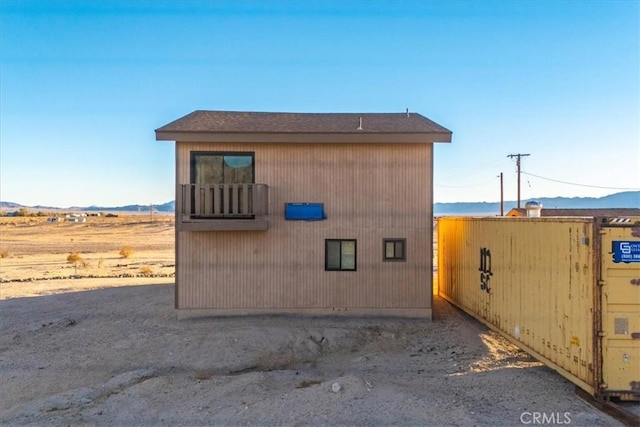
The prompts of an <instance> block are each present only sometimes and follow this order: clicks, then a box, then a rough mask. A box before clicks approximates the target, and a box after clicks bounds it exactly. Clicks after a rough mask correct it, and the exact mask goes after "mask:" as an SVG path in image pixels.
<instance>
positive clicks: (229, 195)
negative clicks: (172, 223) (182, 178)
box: [177, 184, 269, 230]
mask: <svg viewBox="0 0 640 427" xmlns="http://www.w3.org/2000/svg"><path fill="white" fill-rule="evenodd" d="M268 196H269V187H268V186H267V185H266V184H181V185H180V186H179V188H178V203H177V209H178V216H179V218H180V222H181V228H182V229H183V230H266V229H267V228H268V223H267V221H266V215H267V213H268V202H269V200H268Z"/></svg>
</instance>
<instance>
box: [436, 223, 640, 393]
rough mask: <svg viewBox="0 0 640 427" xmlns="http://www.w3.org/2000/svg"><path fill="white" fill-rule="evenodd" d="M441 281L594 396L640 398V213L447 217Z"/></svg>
mask: <svg viewBox="0 0 640 427" xmlns="http://www.w3.org/2000/svg"><path fill="white" fill-rule="evenodd" d="M438 284H439V294H440V296H442V297H444V298H445V299H447V300H448V301H450V302H452V303H453V304H455V305H456V306H458V307H459V308H461V309H462V310H464V311H466V312H467V313H469V314H471V315H472V316H474V317H475V318H477V319H478V320H480V321H482V322H483V323H485V324H487V325H488V326H489V327H491V328H492V329H495V330H497V331H499V332H501V333H502V334H503V335H505V336H506V337H507V338H509V339H510V340H511V341H513V342H514V343H516V344H517V345H518V346H520V347H521V348H522V349H524V350H525V351H527V352H529V353H530V354H532V355H533V356H534V357H536V358H538V359H539V360H541V361H542V362H544V363H545V364H547V365H548V366H549V367H551V368H553V369H555V370H556V371H557V372H559V373H560V374H562V375H563V376H564V377H566V378H567V379H569V380H570V381H572V382H573V383H574V384H576V385H577V386H579V387H580V388H582V389H584V390H585V391H587V392H588V393H590V394H592V395H593V396H596V397H618V398H621V399H624V400H637V399H640V218H632V219H626V220H624V221H620V220H610V219H607V218H570V217H542V218H506V217H497V218H471V217H446V218H440V219H439V220H438Z"/></svg>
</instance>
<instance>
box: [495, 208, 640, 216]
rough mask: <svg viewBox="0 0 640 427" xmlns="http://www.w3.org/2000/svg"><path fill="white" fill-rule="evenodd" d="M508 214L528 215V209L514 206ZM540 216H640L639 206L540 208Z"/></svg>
mask: <svg viewBox="0 0 640 427" xmlns="http://www.w3.org/2000/svg"><path fill="white" fill-rule="evenodd" d="M506 216H512V217H526V216H527V210H526V209H518V208H513V209H511V210H510V211H509V212H507V214H506ZM540 216H573V217H607V218H619V217H622V218H624V217H640V209H638V208H611V209H609V208H607V209H547V208H545V207H543V208H542V209H540Z"/></svg>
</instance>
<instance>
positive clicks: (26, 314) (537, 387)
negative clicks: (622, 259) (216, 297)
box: [0, 219, 637, 426]
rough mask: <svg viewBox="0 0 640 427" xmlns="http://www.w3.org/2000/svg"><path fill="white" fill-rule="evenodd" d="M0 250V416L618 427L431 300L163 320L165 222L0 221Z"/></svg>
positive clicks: (169, 305) (13, 419)
mask: <svg viewBox="0 0 640 427" xmlns="http://www.w3.org/2000/svg"><path fill="white" fill-rule="evenodd" d="M104 220H106V219H104ZM87 225H88V226H87ZM108 225H110V228H111V230H109V227H108ZM84 226H86V227H84ZM47 227H48V228H47ZM83 227H84V229H83ZM98 231H103V233H102V234H99V233H97V232H98ZM94 232H95V233H94ZM82 239H84V240H82ZM122 245H130V246H132V247H133V250H134V252H133V255H131V256H130V257H129V258H122V257H121V256H120V255H119V254H118V252H119V250H120V249H121V246H122ZM1 251H7V252H8V254H7V256H6V257H4V258H0V279H1V280H2V282H1V283H0V322H1V324H0V391H1V392H0V424H2V425H113V426H156V425H160V426H161V425H179V426H201V425H363V426H364V425H366V426H369V425H428V426H449V425H457V426H496V425H498V426H501V425H504V426H515V425H528V424H542V423H541V422H535V421H536V420H538V421H542V420H546V422H545V424H547V425H549V424H556V425H558V424H569V425H575V426H615V425H619V423H617V421H615V420H614V419H612V418H610V417H609V416H607V415H605V414H603V413H601V412H599V411H598V410H597V409H595V408H593V407H592V406H590V405H588V404H587V403H585V402H584V401H582V400H581V399H579V398H578V397H577V396H576V395H575V394H574V386H573V385H572V384H571V383H569V382H568V381H566V380H565V379H564V378H562V377H561V376H560V375H558V374H557V373H555V372H553V371H552V370H550V369H548V368H546V367H545V366H543V365H542V364H540V363H538V362H536V361H535V360H534V359H532V358H531V357H529V356H528V355H527V354H526V353H524V352H522V351H520V350H518V349H517V348H516V347H514V346H513V345H511V344H510V343H508V342H507V341H506V340H504V339H503V338H501V337H500V336H499V335H496V334H494V333H493V332H490V331H488V330H487V329H486V328H485V327H484V326H482V325H481V324H479V323H478V322H476V321H474V320H473V319H471V318H469V317H468V316H466V315H464V314H462V313H461V312H460V311H458V310H457V309H455V308H453V307H452V306H450V305H449V304H448V303H446V302H445V301H443V300H441V299H439V298H438V297H434V319H433V321H432V322H425V321H424V320H416V319H397V318H380V317H377V318H341V317H311V316H292V315H289V316H287V315H278V316H275V315H274V316H244V317H237V316H236V317H207V318H196V319H184V320H178V319H177V315H176V312H175V310H174V309H173V278H172V277H171V273H172V272H171V269H172V268H173V265H172V263H173V224H172V223H171V222H170V221H166V222H161V221H157V222H156V223H145V222H144V221H142V220H141V219H135V220H131V221H130V222H127V221H126V220H120V221H119V222H118V223H117V224H116V223H112V224H107V225H105V224H104V222H99V221H97V220H96V222H95V223H87V224H43V223H32V224H23V225H11V224H0V252H1ZM72 251H75V252H78V253H81V256H82V257H83V259H85V260H88V262H86V261H85V263H86V264H87V265H86V266H83V267H78V269H77V272H75V271H74V270H75V268H74V266H73V265H71V264H67V262H66V256H67V255H68V253H69V252H72ZM100 259H102V260H103V261H102V262H101V265H100V266H99V267H98V265H97V261H99V260H100ZM47 260H48V261H47ZM125 264H126V266H125ZM144 266H151V267H152V271H153V273H151V274H147V275H144V274H140V273H139V270H140V269H141V268H142V267H144ZM131 267H134V268H133V269H132V268H131ZM45 272H48V273H46V274H45ZM134 273H135V274H134ZM127 274H128V275H127ZM154 275H155V276H154ZM52 276H55V278H53V279H51V277H52ZM58 276H60V277H59V278H58ZM69 276H71V278H69ZM47 277H48V279H47ZM634 408H636V409H637V406H635V407H634ZM543 417H544V418H543Z"/></svg>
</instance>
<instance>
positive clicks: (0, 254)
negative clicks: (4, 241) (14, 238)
mask: <svg viewBox="0 0 640 427" xmlns="http://www.w3.org/2000/svg"><path fill="white" fill-rule="evenodd" d="M0 258H9V251H8V250H6V249H5V250H3V251H0Z"/></svg>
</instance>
